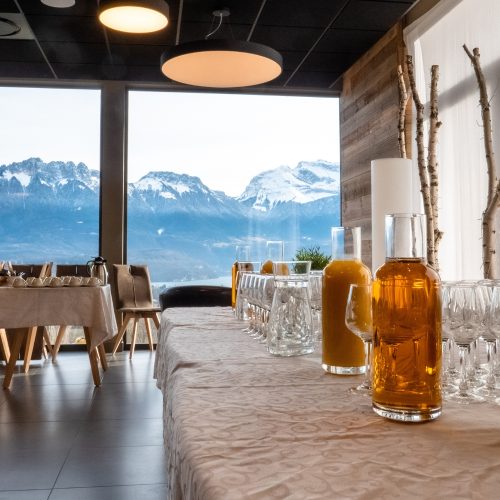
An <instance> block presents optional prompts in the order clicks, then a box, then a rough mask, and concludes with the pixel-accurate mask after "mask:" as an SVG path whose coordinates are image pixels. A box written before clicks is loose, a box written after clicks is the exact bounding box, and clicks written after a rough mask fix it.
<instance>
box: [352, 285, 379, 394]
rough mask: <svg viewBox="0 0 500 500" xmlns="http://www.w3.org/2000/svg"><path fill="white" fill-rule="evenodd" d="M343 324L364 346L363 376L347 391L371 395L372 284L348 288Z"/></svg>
mask: <svg viewBox="0 0 500 500" xmlns="http://www.w3.org/2000/svg"><path fill="white" fill-rule="evenodd" d="M345 324H346V326H347V328H349V330H350V331H351V332H352V333H354V334H355V335H357V336H358V337H359V338H360V339H361V340H362V341H363V344H364V348H365V367H366V370H365V378H364V380H363V382H362V383H361V384H360V385H358V386H357V387H353V388H351V389H350V390H349V392H351V393H353V394H362V395H367V396H371V393H372V381H371V364H372V342H373V317H372V286H371V284H369V285H356V284H352V285H351V286H350V288H349V295H348V297H347V305H346V309H345Z"/></svg>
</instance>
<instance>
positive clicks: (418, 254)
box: [385, 214, 426, 261]
mask: <svg viewBox="0 0 500 500" xmlns="http://www.w3.org/2000/svg"><path fill="white" fill-rule="evenodd" d="M385 222H386V224H385V250H386V258H387V260H395V259H398V260H401V259H405V260H406V259H409V260H416V261H426V244H425V224H424V216H423V215H421V214H393V215H387V216H386V220H385Z"/></svg>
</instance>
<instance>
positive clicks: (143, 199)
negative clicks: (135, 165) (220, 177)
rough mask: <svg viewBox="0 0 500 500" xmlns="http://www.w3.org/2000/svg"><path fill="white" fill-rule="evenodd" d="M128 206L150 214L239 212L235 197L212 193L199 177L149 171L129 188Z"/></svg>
mask: <svg viewBox="0 0 500 500" xmlns="http://www.w3.org/2000/svg"><path fill="white" fill-rule="evenodd" d="M128 194H129V203H131V204H132V206H135V207H140V208H143V209H149V210H151V211H159V210H160V211H167V212H172V211H175V212H194V211H196V212H197V213H199V212H200V211H201V212H205V213H219V214H221V215H222V214H227V213H228V212H234V211H236V212H238V211H239V207H238V204H237V203H236V202H235V200H234V199H233V198H230V197H229V196H226V195H225V194H224V193H222V192H220V191H212V190H211V189H210V188H208V187H207V186H206V185H205V184H203V182H201V180H200V179H199V178H198V177H194V176H191V175H187V174H176V173H173V172H149V173H148V174H146V175H145V176H144V177H142V178H141V179H139V180H138V181H137V182H134V183H129V185H128Z"/></svg>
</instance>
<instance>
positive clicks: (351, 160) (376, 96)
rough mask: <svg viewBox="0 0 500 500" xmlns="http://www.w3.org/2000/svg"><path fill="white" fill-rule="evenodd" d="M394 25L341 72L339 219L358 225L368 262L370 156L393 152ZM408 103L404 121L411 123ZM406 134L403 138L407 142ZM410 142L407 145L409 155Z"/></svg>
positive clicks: (399, 57)
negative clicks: (340, 208)
mask: <svg viewBox="0 0 500 500" xmlns="http://www.w3.org/2000/svg"><path fill="white" fill-rule="evenodd" d="M404 54H405V51H404V42H403V33H402V27H401V24H397V25H395V26H394V27H393V28H392V29H391V30H390V31H389V32H388V33H387V34H386V35H385V36H384V37H383V38H382V39H381V40H379V41H378V42H377V43H376V44H375V45H374V46H373V47H372V48H371V49H370V50H369V51H368V52H367V53H366V54H364V55H363V56H362V57H361V58H360V59H359V60H358V61H357V62H356V63H354V65H353V66H352V67H351V68H350V69H349V70H348V71H347V72H346V73H345V74H344V78H343V90H342V95H341V99H340V160H341V161H340V164H341V189H342V224H343V225H345V226H361V231H362V239H363V248H362V257H363V262H364V263H365V264H367V265H368V266H371V260H372V259H371V186H370V183H371V182H370V162H371V160H374V159H376V158H393V157H399V147H398V130H397V124H398V111H399V108H398V82H397V66H398V64H402V63H403V62H404V61H403V59H404ZM410 113H411V106H408V114H407V123H408V124H410V123H411V114H410ZM409 138H410V136H408V137H407V143H410V144H411V140H409ZM410 144H407V150H408V152H409V154H410V155H411V150H410V149H409V148H410Z"/></svg>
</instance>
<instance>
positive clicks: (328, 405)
mask: <svg viewBox="0 0 500 500" xmlns="http://www.w3.org/2000/svg"><path fill="white" fill-rule="evenodd" d="M242 326H244V325H243V323H241V322H238V321H236V320H234V319H233V318H232V315H231V312H230V310H229V309H224V308H196V309H194V308H189V309H187V308H185V309H180V308H179V309H167V310H166V311H165V312H164V313H163V314H162V325H161V332H160V339H159V345H158V351H157V362H156V377H157V384H158V387H159V388H160V389H161V390H162V392H163V397H164V438H165V444H166V447H167V455H168V467H169V475H170V493H171V498H172V499H173V500H180V499H183V500H195V499H200V500H202V499H203V500H211V499H227V500H235V499H270V498H273V499H276V498H286V499H297V500H310V499H311V500H312V499H334V498H335V499H339V498H342V499H344V498H345V499H347V498H348V499H377V500H378V499H385V498H387V499H389V498H390V499H393V498H429V499H430V498H432V499H434V498H461V499H465V498H477V499H493V498H499V495H500V493H499V491H500V406H494V405H491V404H483V405H471V406H464V407H462V406H458V405H456V404H446V405H445V406H444V409H443V415H442V416H441V417H440V418H439V419H438V420H437V421H434V422H429V423H426V424H403V423H397V422H392V421H389V420H386V419H383V418H381V417H379V416H377V415H375V413H374V412H373V411H372V409H371V402H370V400H369V399H368V398H363V397H362V396H351V395H350V394H349V393H348V388H349V387H351V386H354V385H357V384H358V383H359V382H360V378H359V377H339V376H334V375H328V374H325V373H323V371H322V369H321V366H320V359H319V357H318V356H317V355H314V354H313V355H309V356H301V357H292V358H275V357H272V356H270V355H269V354H268V353H267V352H266V349H265V346H263V345H261V344H258V343H257V342H256V341H255V340H252V339H250V338H248V337H247V336H246V335H245V334H243V333H242V332H241V328H242Z"/></svg>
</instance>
